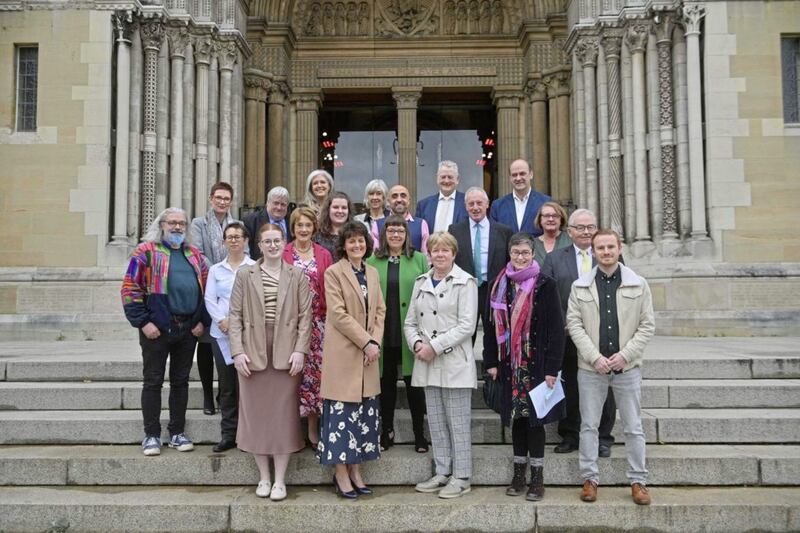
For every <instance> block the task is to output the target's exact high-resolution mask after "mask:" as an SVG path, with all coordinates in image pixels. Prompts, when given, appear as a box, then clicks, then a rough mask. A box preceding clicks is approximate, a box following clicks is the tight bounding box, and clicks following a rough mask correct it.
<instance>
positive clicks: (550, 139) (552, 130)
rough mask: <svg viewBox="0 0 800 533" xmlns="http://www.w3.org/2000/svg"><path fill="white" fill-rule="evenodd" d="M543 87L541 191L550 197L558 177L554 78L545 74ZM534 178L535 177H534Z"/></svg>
mask: <svg viewBox="0 0 800 533" xmlns="http://www.w3.org/2000/svg"><path fill="white" fill-rule="evenodd" d="M545 86H546V87H547V147H548V154H547V158H548V159H547V161H548V168H547V172H548V173H547V175H545V177H544V180H543V181H544V184H543V187H544V188H542V189H539V188H537V189H536V190H538V191H541V192H543V193H545V194H548V195H550V196H554V192H553V191H554V190H555V189H556V184H555V183H554V182H555V179H556V176H557V175H558V171H559V168H558V99H557V98H558V96H557V92H558V82H557V81H556V79H555V76H554V75H552V74H547V75H546V78H545ZM534 178H535V176H534Z"/></svg>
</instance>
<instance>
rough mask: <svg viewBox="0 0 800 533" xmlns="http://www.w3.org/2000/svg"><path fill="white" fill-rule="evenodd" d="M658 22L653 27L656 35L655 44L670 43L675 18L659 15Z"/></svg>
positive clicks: (666, 14) (668, 15)
mask: <svg viewBox="0 0 800 533" xmlns="http://www.w3.org/2000/svg"><path fill="white" fill-rule="evenodd" d="M658 17H659V21H658V23H657V24H655V25H654V26H653V28H654V29H655V34H656V42H657V43H661V42H662V41H666V42H672V30H673V29H674V28H675V17H673V16H672V15H671V14H669V13H665V14H659V15H658Z"/></svg>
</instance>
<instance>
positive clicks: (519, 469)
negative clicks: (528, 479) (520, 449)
mask: <svg viewBox="0 0 800 533" xmlns="http://www.w3.org/2000/svg"><path fill="white" fill-rule="evenodd" d="M526 466H527V465H526V464H525V463H514V478H513V479H512V480H511V486H510V487H508V488H507V489H506V496H520V495H522V492H523V491H524V490H525V467H526Z"/></svg>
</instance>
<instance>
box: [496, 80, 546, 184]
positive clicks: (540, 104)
mask: <svg viewBox="0 0 800 533" xmlns="http://www.w3.org/2000/svg"><path fill="white" fill-rule="evenodd" d="M528 90H529V98H530V101H531V117H532V122H533V146H532V147H531V156H532V159H533V161H532V162H531V163H532V165H533V188H534V189H536V190H537V191H541V192H546V191H547V181H548V180H547V176H548V173H549V168H548V167H549V162H548V157H549V155H548V135H547V107H546V105H547V85H546V84H545V83H544V82H543V81H541V80H531V81H529V82H528ZM499 179H502V177H500V178H499Z"/></svg>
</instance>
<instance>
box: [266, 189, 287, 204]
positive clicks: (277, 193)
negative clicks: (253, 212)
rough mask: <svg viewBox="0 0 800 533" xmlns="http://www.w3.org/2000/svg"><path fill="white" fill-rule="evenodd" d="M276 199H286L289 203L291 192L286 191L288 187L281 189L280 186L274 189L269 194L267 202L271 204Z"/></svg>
mask: <svg viewBox="0 0 800 533" xmlns="http://www.w3.org/2000/svg"><path fill="white" fill-rule="evenodd" d="M276 198H286V201H287V202H288V201H289V191H288V190H286V187H281V186H280V185H278V186H277V187H273V188H271V189H270V190H269V192H268V193H267V202H271V201H272V200H274V199H276Z"/></svg>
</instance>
